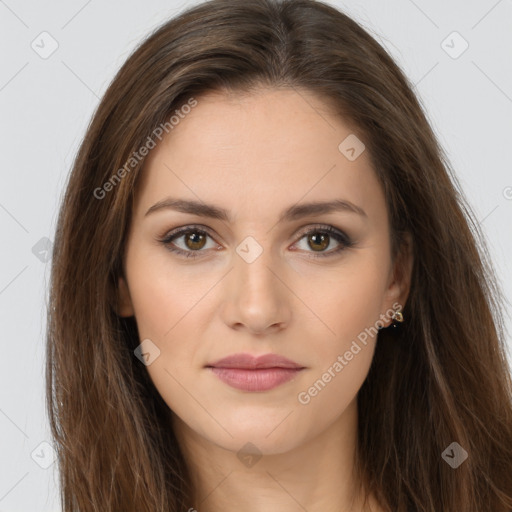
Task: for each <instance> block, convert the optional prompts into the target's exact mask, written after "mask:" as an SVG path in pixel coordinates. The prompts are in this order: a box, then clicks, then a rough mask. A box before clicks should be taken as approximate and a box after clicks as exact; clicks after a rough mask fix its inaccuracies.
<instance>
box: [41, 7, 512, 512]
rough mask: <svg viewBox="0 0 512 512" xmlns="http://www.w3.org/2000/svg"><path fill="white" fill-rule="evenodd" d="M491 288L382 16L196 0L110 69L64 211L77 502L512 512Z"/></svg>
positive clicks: (69, 495)
mask: <svg viewBox="0 0 512 512" xmlns="http://www.w3.org/2000/svg"><path fill="white" fill-rule="evenodd" d="M479 244H480V245H479ZM479 246H480V247H481V248H482V250H481V251H480V250H479ZM500 299H501V295H500V291H499V289H498V287H497V286H496V281H495V278H494V275H493V272H492V269H491V268H490V267H489V265H488V263H487V253H486V252H485V244H484V241H483V239H482V236H481V234H480V232H479V231H478V226H477V225H476V224H475V222H474V218H473V216H472V214H471V211H470V209H469V207H468V206H467V205H466V203H465V200H464V198H463V196H462V194H461V193H460V190H459V188H458V185H457V181H456V178H455V177H454V176H453V175H452V173H451V170H450V167H449V164H448V163H447V161H446V159H445V157H444V155H443V152H442V149H441V148H440V146H439V144H438V142H437V141H436V139H435V136H434V134H433V132H432V129H431V127H430V126H429V124H428V122H427V120H426V117H425V115H424V113H423V111H422V109H421V107H420V105H419V102H418V100H417V99H416V97H415V96H414V94H413V92H412V90H411V86H410V84H409V82H408V80H407V79H406V77H404V75H403V74H402V72H401V71H400V69H399V68H398V67H397V65H396V64H395V63H394V62H393V61H392V59H391V58H390V57H389V56H388V55H387V53H386V52H385V51H384V49H383V48H382V47H381V46H380V45H379V44H378V43H377V42H376V41H375V40H374V39H373V38H372V37H371V36H370V35H368V33H367V32H365V31H364V30H363V29H362V28H361V27H360V26H359V25H357V24H356V23H355V22H354V21H352V20H351V19H349V18H348V17H347V16H346V15H344V14H342V13H341V12H339V11H337V10H335V9H334V8H332V7H330V6H328V5H326V4H323V3H321V2H315V1H312V0H298V1H286V0H285V1H282V2H276V1H271V0H257V1H255V2H247V3H245V2H237V1H234V0H213V1H210V2H206V3H204V4H201V5H199V6H197V7H194V8H192V9H190V10H188V11H187V12H185V13H183V14H182V15H180V16H179V17H177V18H176V19H173V20H170V21H169V22H168V23H166V24H165V25H163V26H162V27H161V28H160V29H158V30H157V31H156V32H155V33H154V34H152V35H151V36H150V37H149V38H148V39H147V40H146V41H145V42H144V43H143V44H142V45H141V46H140V47H139V48H138V49H137V50H136V51H135V52H134V53H133V55H132V56H131V57H130V58H129V59H128V60H127V62H126V63H125V64H124V66H123V67H122V69H121V70H120V71H119V73H118V74H117V76H116V77H115V79H114V80H113V82H112V83H111V85H110V87H109V89H108V90H107V92H106V94H105V96H104V98H103V100H102V102H101V104H100V105H99V107H98V110H97V112H96V113H95V115H94V118H93V120H92V122H91V125H90V126H89V129H88V131H87V134H86V136H85V138H84V141H83V143H82V145H81V148H80V151H79V154H78V156H77V159H76V162H75V165H74V168H73V171H72V173H71V176H70V180H69V183H68V186H67V190H66V195H65V198H64V201H63V204H62V207H61V212H60V217H59V222H58V228H57V233H56V237H55V249H54V256H53V268H52V280H51V293H50V308H49V319H48V345H47V347H48V352H47V361H48V363H47V397H48V404H47V406H48V411H49V415H50V421H51V427H52V432H53V436H54V438H55V444H56V447H57V452H58V457H59V469H60V478H61V494H62V503H63V509H64V510H66V511H78V510H80V511H88V510H91V511H96V510H98V511H99V510H101V511H104V510H109V511H128V510H130V511H131V510H133V511H145V510H147V511H153V512H154V511H157V510H158V511H160V510H161V511H164V510H165V511H170V510H172V511H178V510H180V511H181V510H189V511H192V510H198V511H203V510H204V511H211V512H216V511H230V510H244V511H248V512H252V511H265V512H268V511H274V510H276V511H277V510H279V511H296V510H308V511H309V512H315V511H319V510H322V511H325V510H336V511H340V510H344V511H345V510H346V511H349V510H350V511H353V512H356V511H357V512H360V511H372V512H377V511H379V512H380V511H393V512H395V511H400V512H409V511H422V512H427V511H428V512H434V511H436V512H439V511H455V510H457V511H459V510H460V511H464V512H480V511H482V510H492V511H493V512H502V511H510V510H512V401H511V396H512V393H511V390H512V387H511V379H510V375H509V373H508V365H507V360H506V353H505V344H504V339H503V321H502V316H501V315H502V313H501V310H500V307H501V303H500Z"/></svg>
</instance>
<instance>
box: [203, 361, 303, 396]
mask: <svg viewBox="0 0 512 512" xmlns="http://www.w3.org/2000/svg"><path fill="white" fill-rule="evenodd" d="M206 368H207V369H209V370H210V371H211V372H212V373H213V374H214V375H215V376H217V377H218V378H219V379H220V380H221V381H222V382H224V383H225V384H227V385H229V386H231V387H233V388H235V389H239V390H242V391H252V392H255V391H269V390H271V389H274V388H276V387H278V386H280V385H281V384H284V383H285V382H288V381H290V380H292V379H293V378H294V377H296V376H297V374H298V373H299V372H301V371H302V370H304V369H305V367H304V366H301V365H299V364H298V363H296V362H294V361H291V360H290V359H287V358H285V357H283V356H279V355H276V354H265V355H263V356H259V357H254V356H251V355H250V354H234V355H232V356H228V357H225V358H223V359H220V360H218V361H216V362H215V363H211V364H208V365H206Z"/></svg>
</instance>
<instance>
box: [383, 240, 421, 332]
mask: <svg viewBox="0 0 512 512" xmlns="http://www.w3.org/2000/svg"><path fill="white" fill-rule="evenodd" d="M413 263H414V252H413V241H412V236H411V234H410V233H403V241H402V244H401V246H400V248H399V250H398V254H397V256H396V258H395V262H394V264H393V269H392V272H391V275H390V279H389V283H388V288H387V290H386V294H385V297H384V303H383V307H384V310H385V311H388V310H389V309H393V310H396V309H398V308H397V307H396V304H397V303H398V304H400V306H401V308H400V310H403V309H404V307H405V303H406V302H407V298H408V297H409V292H410V289H411V280H412V269H413ZM390 323H391V321H390V322H389V323H388V324H387V325H389V324H390Z"/></svg>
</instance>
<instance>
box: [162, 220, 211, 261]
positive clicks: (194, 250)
mask: <svg viewBox="0 0 512 512" xmlns="http://www.w3.org/2000/svg"><path fill="white" fill-rule="evenodd" d="M207 237H210V238H211V236H210V235H209V234H208V232H207V231H205V230H204V229H201V228H199V227H197V226H187V227H185V228H180V229H177V230H175V231H171V232H170V233H168V234H167V235H166V236H165V237H164V238H162V239H159V242H161V243H162V244H163V245H165V247H166V249H168V250H169V251H171V252H174V253H176V254H179V255H180V256H185V257H186V258H197V257H198V256H199V254H198V253H199V252H202V249H203V248H205V247H206V243H207ZM180 238H182V239H183V240H182V242H181V247H180V246H179V245H178V244H176V242H175V241H176V240H179V239H180ZM206 248H207V249H209V248H211V247H206Z"/></svg>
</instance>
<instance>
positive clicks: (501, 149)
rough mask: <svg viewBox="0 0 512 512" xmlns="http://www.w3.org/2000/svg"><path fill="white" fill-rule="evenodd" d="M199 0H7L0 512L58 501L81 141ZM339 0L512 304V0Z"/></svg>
mask: <svg viewBox="0 0 512 512" xmlns="http://www.w3.org/2000/svg"><path fill="white" fill-rule="evenodd" d="M196 3H198V2H176V1H172V0H168V1H164V0H145V1H144V2H142V1H135V0H129V1H128V0H125V1H122V2H121V1H120V0H114V1H110V2H100V1H99V0H89V1H87V0H68V1H66V2H64V1H63V0H56V1H54V2H36V1H35V0H25V1H21V0H5V1H4V0H0V49H1V50H0V51H1V67H0V113H1V117H0V119H1V123H0V130H1V131H0V147H1V152H0V159H1V165H0V172H1V180H0V230H1V231H0V232H1V237H2V249H1V256H0V258H1V259H0V320H1V324H0V325H1V328H2V357H0V393H1V395H0V434H1V435H0V453H1V456H0V512H21V511H23V512H27V511H29V510H30V511H44V512H46V511H58V510H60V508H59V502H58V485H57V478H56V477H57V475H56V471H55V468H56V464H52V449H51V446H50V445H49V444H48V442H49V441H50V436H49V427H48V420H47V415H46V411H45V407H44V397H45V389H44V359H45V357H44V348H45V340H44V332H45V301H46V296H47V283H48V279H49V264H50V261H48V259H49V255H50V250H51V243H52V240H53V232H54V229H55V221H56V217H57V212H58V206H59V203H60V200H61V197H62V193H63V189H64V185H65V183H66V179H67V176H68V174H69V172H70V169H71V166H72V163H73V159H74V157H75V154H76V151H77V148H78V145H79V143H80V141H81V139H82V137H83V135H84V132H85V129H86V127H87V125H88V123H89V120H90V118H91V115H92V113H93V111H94V109H95V108H96V106H97V104H98V101H99V98H100V97H101V96H102V95H103V93H104V92H105V90H106V87H107V85H108V84H109V82H110V81H111V79H112V78H113V76H114V75H115V73H116V72H117V71H118V69H119V68H120V66H121V65H122V64H123V62H124V61H125V60H126V58H127V57H128V56H129V54H130V53H131V52H132V50H133V49H134V48H135V47H136V46H137V45H138V43H139V42H140V41H141V40H142V39H143V38H144V37H145V36H146V35H147V33H148V32H150V31H152V30H153V29H155V28H156V27H157V26H159V25H160V24H161V23H163V22H164V21H166V20H167V19H168V18H170V17H172V16H174V15H175V14H177V13H179V12H180V11H182V10H184V9H185V8H187V7H188V6H191V5H193V4H196ZM329 3H331V4H332V5H334V6H336V7H339V8H341V9H342V10H344V11H345V12H346V13H347V14H349V15H351V16H353V17H354V18H355V19H356V20H357V21H359V22H360V23H361V24H362V25H363V26H364V27H366V28H367V29H368V30H369V31H370V33H371V34H372V35H373V36H374V37H376V38H377V40H379V41H380V42H381V44H383V45H384V46H385V47H386V49H387V50H388V51H389V52H390V53H391V55H392V56H393V57H394V58H395V60H396V61H397V62H398V64H399V65H400V66H401V67H402V69H403V70H404V71H405V73H406V75H407V76H408V77H409V78H410V79H411V81H412V82H413V83H414V85H415V88H416V93H417V94H418V96H419V97H420V100H421V101H422V103H423V105H424V106H425V109H426V111H427V113H428V117H429V120H430V122H431V124H432V126H433V128H434V130H435V132H436V134H437V136H438V137H439V140H440V142H441V144H442V146H443V147H444V149H445V151H446V153H447V155H448V157H449V159H450V162H451V164H452V166H453V167H454V169H455V170H456V173H457V175H458V178H459V180H460V183H461V185H462V187H463V189H464V191H465V194H466V196H467V198H468V199H469V202H470V204H471V205H472V208H473V210H474V212H475V215H476V217H477V219H478V221H479V222H480V225H481V226H482V228H483V231H484V233H485V235H486V237H487V240H488V245H489V249H490V251H491V256H492V258H493V262H494V265H495V268H496V272H497V274H498V277H499V279H500V281H501V284H502V286H503V289H504V292H505V294H506V296H507V298H508V300H509V301H510V299H511V297H512V265H511V263H510V254H511V253H512V235H511V229H510V225H511V221H512V172H511V165H510V150H511V146H512V58H511V57H512V1H511V0H500V1H496V0H479V1H476V0H472V1H468V0H464V1H462V0H456V1H451V2H445V1H441V0H436V1H428V2H427V1H426V0H415V1H413V0H391V1H387V2H382V1H379V0H366V1H348V0H347V1H341V0H340V1H330V2H329ZM52 51H53V53H51V52H52ZM49 53H51V55H48V54H49ZM468 299H469V300H471V297H468ZM507 308H508V309H507V312H506V314H507V327H508V332H509V333H510V332H512V329H511V326H512V320H511V316H510V311H511V308H510V305H508V306H507ZM508 343H509V346H510V347H511V348H512V341H511V338H510V334H509V335H508Z"/></svg>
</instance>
